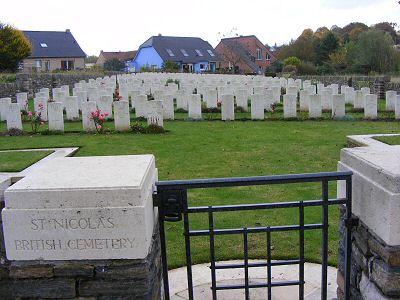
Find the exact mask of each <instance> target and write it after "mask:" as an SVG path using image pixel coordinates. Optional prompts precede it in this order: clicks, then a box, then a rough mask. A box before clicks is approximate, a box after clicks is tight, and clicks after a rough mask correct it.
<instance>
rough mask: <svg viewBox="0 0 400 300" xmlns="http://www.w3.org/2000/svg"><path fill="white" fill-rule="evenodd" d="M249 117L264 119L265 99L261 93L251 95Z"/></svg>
mask: <svg viewBox="0 0 400 300" xmlns="http://www.w3.org/2000/svg"><path fill="white" fill-rule="evenodd" d="M250 105H251V119H252V120H264V118H265V114H264V109H265V100H264V98H263V95H251V100H250Z"/></svg>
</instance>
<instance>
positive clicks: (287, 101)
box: [283, 94, 297, 119]
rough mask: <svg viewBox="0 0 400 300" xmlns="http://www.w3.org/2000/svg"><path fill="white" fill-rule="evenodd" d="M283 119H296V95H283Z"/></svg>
mask: <svg viewBox="0 0 400 300" xmlns="http://www.w3.org/2000/svg"><path fill="white" fill-rule="evenodd" d="M283 117H284V118H285V119H289V118H296V117H297V95H294V94H286V95H283Z"/></svg>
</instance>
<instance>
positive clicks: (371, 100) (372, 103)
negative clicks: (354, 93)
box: [364, 94, 378, 119]
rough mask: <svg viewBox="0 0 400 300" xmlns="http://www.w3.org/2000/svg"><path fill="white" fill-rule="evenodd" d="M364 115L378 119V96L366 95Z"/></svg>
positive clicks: (367, 117)
mask: <svg viewBox="0 0 400 300" xmlns="http://www.w3.org/2000/svg"><path fill="white" fill-rule="evenodd" d="M364 117H365V118H366V119H376V118H377V117H378V96H377V95H371V94H369V95H366V96H365V104H364Z"/></svg>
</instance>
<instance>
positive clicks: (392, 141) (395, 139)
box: [375, 135, 400, 145]
mask: <svg viewBox="0 0 400 300" xmlns="http://www.w3.org/2000/svg"><path fill="white" fill-rule="evenodd" d="M375 139H376V140H378V141H381V142H383V143H386V144H389V145H400V136H398V135H397V136H377V137H375Z"/></svg>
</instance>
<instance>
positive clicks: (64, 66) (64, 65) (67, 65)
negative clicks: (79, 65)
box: [61, 60, 74, 70]
mask: <svg viewBox="0 0 400 300" xmlns="http://www.w3.org/2000/svg"><path fill="white" fill-rule="evenodd" d="M73 69H74V61H72V60H62V61H61V70H73Z"/></svg>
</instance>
